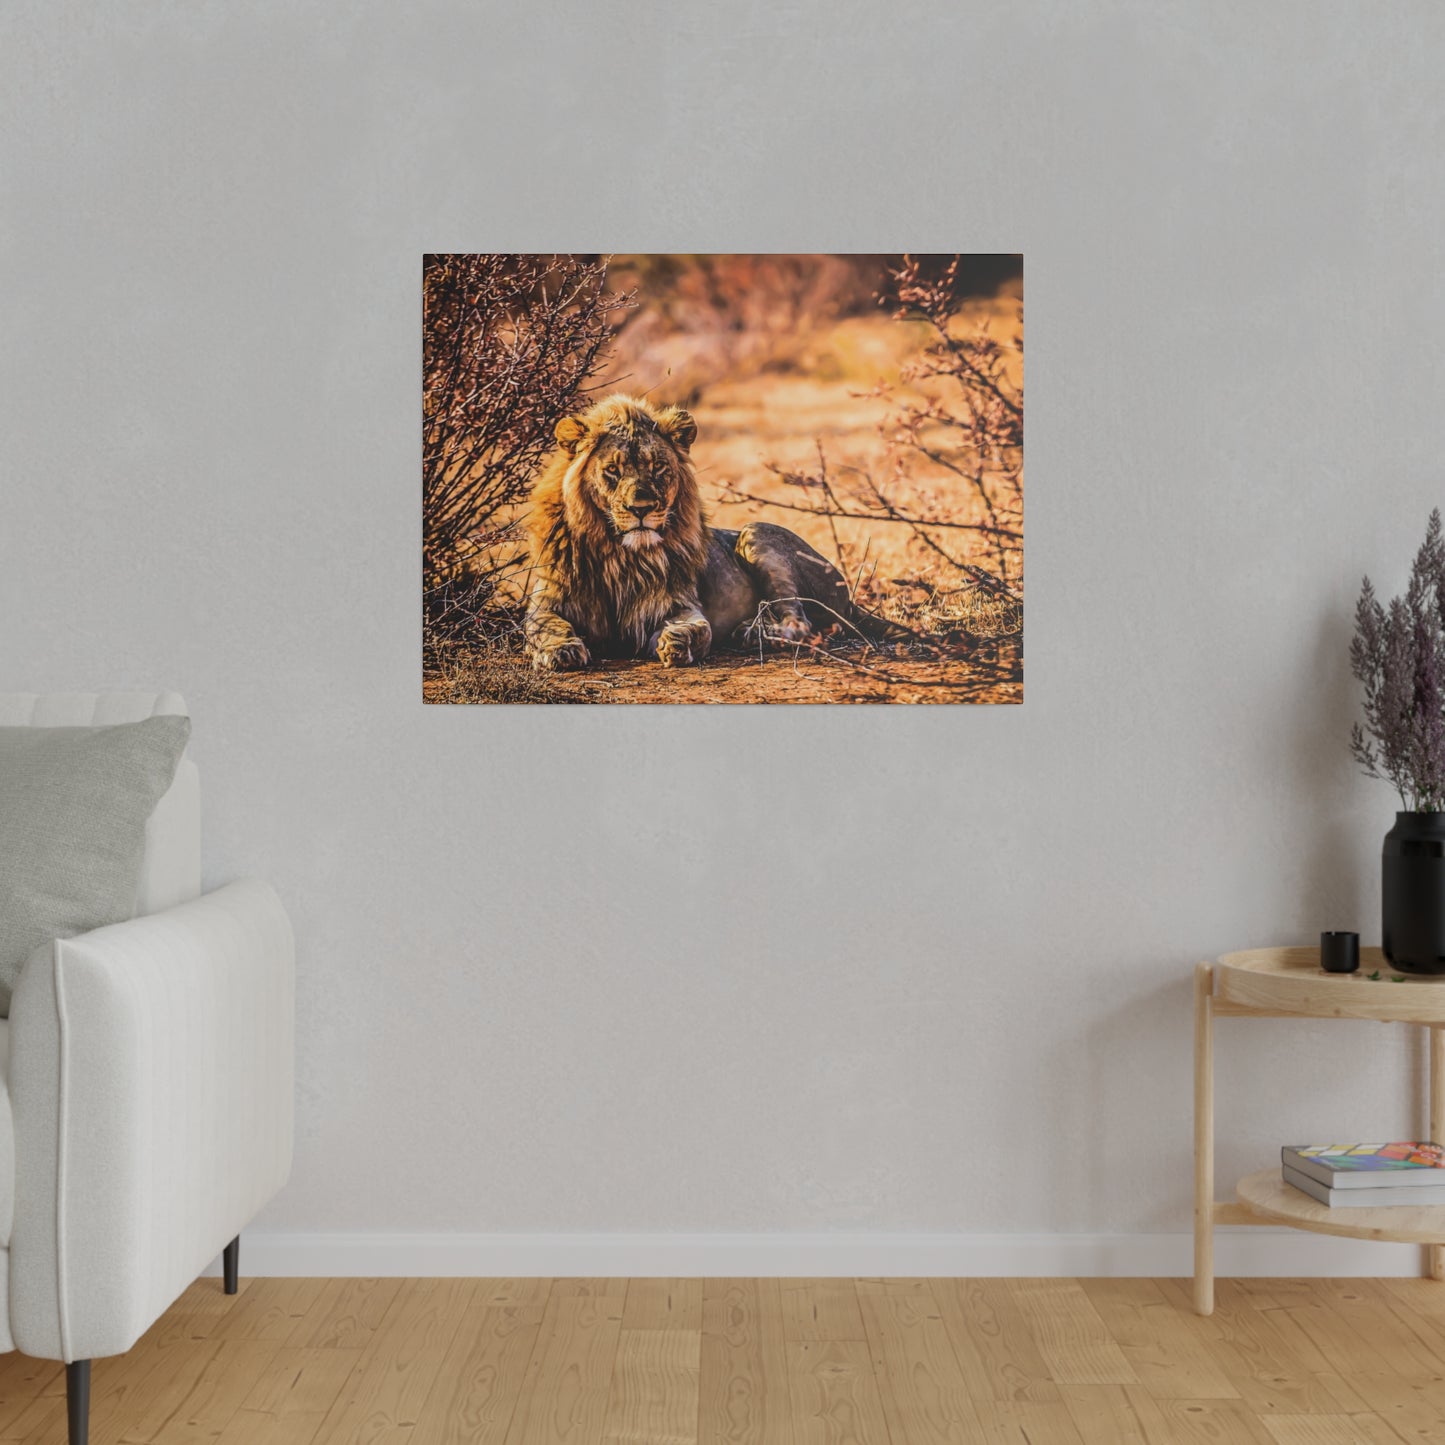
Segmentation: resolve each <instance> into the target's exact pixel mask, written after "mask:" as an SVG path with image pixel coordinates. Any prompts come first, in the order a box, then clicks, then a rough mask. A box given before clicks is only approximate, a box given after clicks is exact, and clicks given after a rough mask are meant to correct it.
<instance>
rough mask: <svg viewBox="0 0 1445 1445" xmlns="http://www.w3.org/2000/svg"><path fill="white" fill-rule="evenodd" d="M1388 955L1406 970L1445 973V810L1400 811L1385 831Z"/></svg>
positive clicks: (1386, 948) (1393, 962) (1385, 946)
mask: <svg viewBox="0 0 1445 1445" xmlns="http://www.w3.org/2000/svg"><path fill="white" fill-rule="evenodd" d="M1383 882H1384V893H1383V904H1384V939H1383V942H1384V949H1385V957H1386V958H1388V959H1389V960H1390V963H1391V964H1392V965H1393V966H1394V967H1395V968H1396V969H1398V970H1399V972H1401V973H1445V813H1396V814H1395V826H1394V827H1393V828H1391V829H1390V831H1389V832H1388V833H1386V834H1385V848H1384V878H1383Z"/></svg>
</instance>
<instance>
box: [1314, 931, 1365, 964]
mask: <svg viewBox="0 0 1445 1445" xmlns="http://www.w3.org/2000/svg"><path fill="white" fill-rule="evenodd" d="M1320 967H1321V968H1322V969H1324V971H1325V972H1326V973H1357V972H1358V971H1359V967H1360V935H1359V934H1358V933H1322V934H1320Z"/></svg>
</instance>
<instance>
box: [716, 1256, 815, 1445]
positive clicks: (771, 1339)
mask: <svg viewBox="0 0 1445 1445" xmlns="http://www.w3.org/2000/svg"><path fill="white" fill-rule="evenodd" d="M698 1439H699V1440H700V1441H701V1442H702V1445H793V1423H792V1415H791V1405H790V1401H789V1395H788V1359H787V1353H786V1344H785V1341H784V1339H783V1305H782V1296H781V1292H780V1290H779V1289H778V1282H777V1280H775V1279H720V1280H719V1279H709V1280H705V1281H704V1282H703V1296H702V1352H701V1359H700V1367H699V1376H698Z"/></svg>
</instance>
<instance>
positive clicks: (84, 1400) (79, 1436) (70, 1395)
mask: <svg viewBox="0 0 1445 1445" xmlns="http://www.w3.org/2000/svg"><path fill="white" fill-rule="evenodd" d="M65 1413H66V1415H67V1416H68V1417H69V1419H70V1445H88V1442H89V1440H90V1361H89V1360H76V1361H75V1363H74V1364H71V1365H67V1366H66V1367H65Z"/></svg>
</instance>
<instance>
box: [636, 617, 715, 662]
mask: <svg viewBox="0 0 1445 1445" xmlns="http://www.w3.org/2000/svg"><path fill="white" fill-rule="evenodd" d="M711 646H712V627H711V625H710V624H709V622H708V620H707V618H706V617H704V616H703V615H702V611H701V609H699V608H697V607H689V608H688V609H687V610H686V611H684V612H679V613H677V614H676V615H675V616H673V617H669V618H668V619H667V621H666V622H664V623H663V624H662V626H661V627H660V628H659V629H658V631H657V632H656V633H655V634H654V635H653V637H652V638H651V640H650V641H649V642H648V645H647V650H648V651H649V652H650V653H654V654H655V655H656V657H657V660H658V661H659V662H660V663H661V664H662V665H663V666H664V667H686V666H687V665H688V663H690V662H701V661H702V660H703V658H705V657H706V656H707V654H708V649H709V648H710V647H711Z"/></svg>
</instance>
